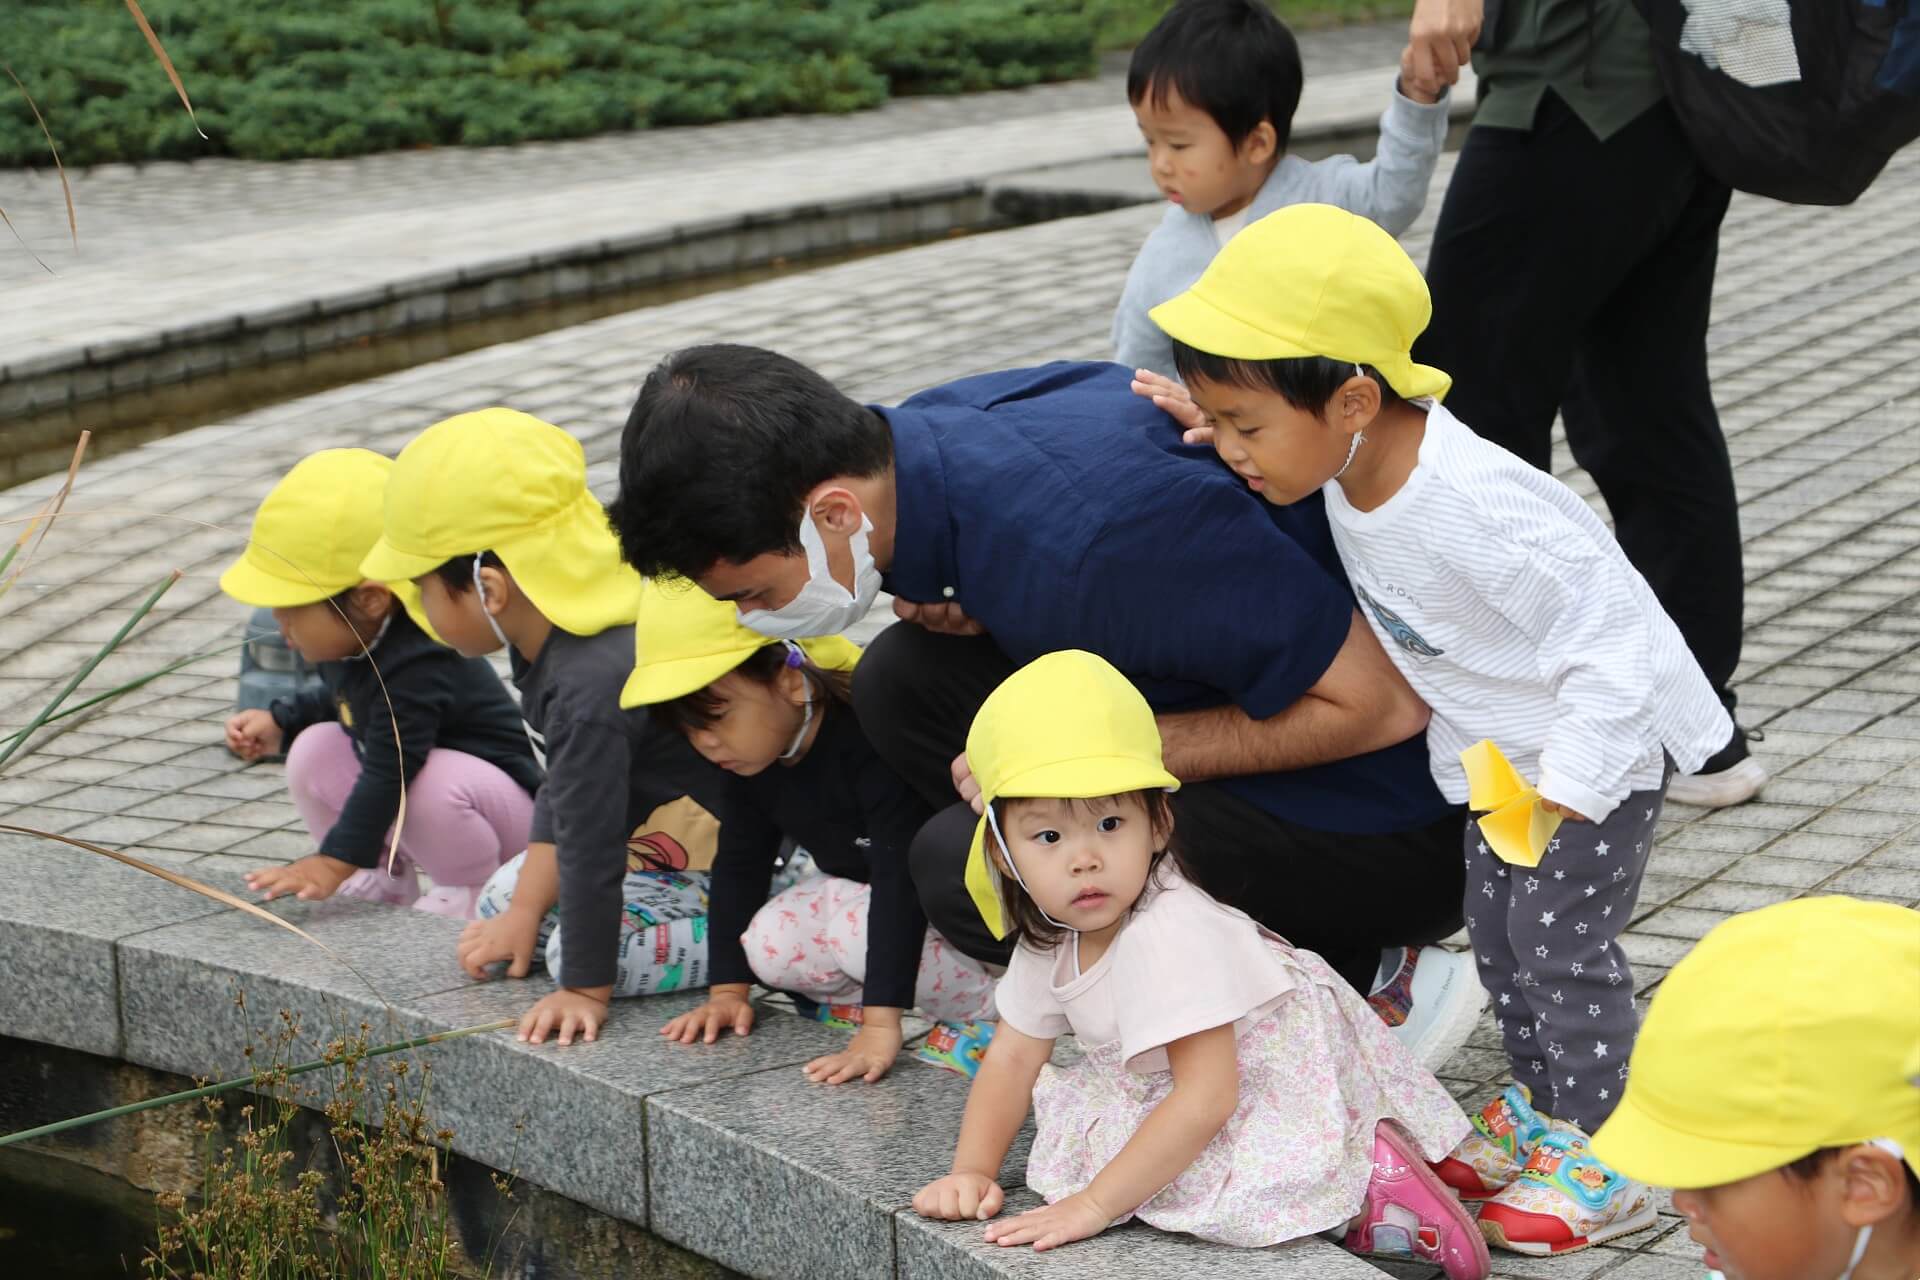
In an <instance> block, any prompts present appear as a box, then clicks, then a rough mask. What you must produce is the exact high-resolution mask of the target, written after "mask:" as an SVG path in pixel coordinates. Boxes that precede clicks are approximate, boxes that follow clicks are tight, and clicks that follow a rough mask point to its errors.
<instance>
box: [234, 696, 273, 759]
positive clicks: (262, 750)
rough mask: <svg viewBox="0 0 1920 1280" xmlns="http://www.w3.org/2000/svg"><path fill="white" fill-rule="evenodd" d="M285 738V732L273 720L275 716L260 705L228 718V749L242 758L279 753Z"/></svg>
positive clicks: (255, 757)
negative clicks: (261, 708) (260, 707)
mask: <svg viewBox="0 0 1920 1280" xmlns="http://www.w3.org/2000/svg"><path fill="white" fill-rule="evenodd" d="M285 738H286V734H285V732H283V731H282V730H281V728H280V726H279V725H277V724H275V723H274V722H273V717H272V716H271V715H269V714H268V713H267V712H265V711H262V710H260V709H259V708H258V707H253V708H249V709H248V710H246V711H240V712H236V713H234V714H233V715H231V716H229V717H228V718H227V750H229V751H231V752H233V754H235V755H236V756H239V757H240V758H241V759H242V760H258V759H259V758H260V757H261V756H271V755H278V754H279V753H280V744H281V742H282V741H284V740H285Z"/></svg>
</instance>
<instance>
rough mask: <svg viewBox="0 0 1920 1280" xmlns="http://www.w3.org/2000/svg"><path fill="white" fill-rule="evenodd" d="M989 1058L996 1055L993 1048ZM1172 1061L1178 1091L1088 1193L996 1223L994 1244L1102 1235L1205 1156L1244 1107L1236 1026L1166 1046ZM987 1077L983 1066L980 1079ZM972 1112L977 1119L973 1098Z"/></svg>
mask: <svg viewBox="0 0 1920 1280" xmlns="http://www.w3.org/2000/svg"><path fill="white" fill-rule="evenodd" d="M1003 1034H1005V1031H1004V1029H1003V1030H1002V1031H1001V1032H1000V1033H999V1034H996V1035H995V1037H994V1043H995V1044H998V1043H999V1037H1000V1035H1003ZM988 1057H989V1058H991V1057H992V1046H991V1045H990V1046H988ZM1167 1061H1168V1063H1169V1065H1171V1066H1172V1068H1173V1089H1172V1090H1171V1091H1170V1092H1169V1093H1168V1094H1167V1096H1166V1097H1164V1098H1162V1099H1161V1100H1160V1104H1159V1105H1158V1106H1156V1107H1155V1108H1154V1109H1153V1111H1152V1112H1151V1113H1150V1114H1149V1115H1148V1116H1147V1119H1146V1122H1145V1123H1143V1124H1142V1125H1141V1126H1140V1128H1139V1130H1138V1131H1137V1132H1136V1133H1135V1134H1134V1135H1133V1137H1132V1138H1130V1139H1128V1140H1127V1145H1126V1146H1124V1147H1122V1148H1120V1154H1119V1155H1117V1156H1115V1157H1114V1158H1113V1159H1112V1160H1111V1161H1109V1162H1108V1164H1107V1167H1106V1168H1104V1169H1102V1170H1101V1171H1100V1172H1099V1174H1098V1175H1097V1176H1095V1178H1094V1180H1093V1181H1092V1182H1091V1183H1089V1184H1088V1185H1087V1188H1086V1190H1084V1191H1081V1192H1077V1193H1076V1194H1074V1195H1070V1196H1068V1197H1066V1198H1065V1199H1064V1200H1061V1201H1058V1202H1057V1203H1054V1204H1050V1205H1047V1206H1045V1207H1044V1208H1040V1209H1031V1210H1029V1211H1027V1212H1026V1213H1023V1214H1021V1215H1019V1216H1018V1217H1015V1218H1009V1219H1007V1220H1006V1221H1005V1222H996V1223H994V1224H993V1225H992V1226H990V1227H988V1228H987V1242H988V1243H989V1244H1001V1245H1019V1244H1031V1245H1033V1247H1034V1248H1035V1249H1039V1250H1046V1249H1053V1248H1057V1247H1058V1246H1060V1245H1063V1244H1068V1243H1070V1242H1072V1241H1075V1240H1084V1239H1086V1238H1087V1237H1088V1236H1094V1235H1098V1234H1099V1233H1100V1232H1102V1231H1104V1230H1106V1228H1107V1226H1108V1225H1109V1224H1110V1223H1112V1222H1113V1220H1114V1219H1115V1218H1118V1217H1120V1216H1121V1215H1123V1214H1127V1213H1131V1212H1133V1211H1134V1210H1135V1209H1137V1208H1139V1207H1140V1206H1141V1205H1142V1204H1144V1203H1145V1202H1146V1201H1147V1200H1149V1199H1151V1198H1152V1197H1153V1196H1154V1195H1155V1194H1156V1193H1157V1192H1159V1191H1160V1189H1161V1188H1163V1187H1165V1186H1166V1185H1167V1184H1168V1183H1170V1182H1172V1181H1173V1180H1174V1179H1175V1178H1177V1177H1179V1176H1180V1174H1181V1173H1182V1172H1183V1171H1184V1170H1185V1169H1186V1168H1187V1166H1189V1165H1191V1164H1192V1163H1193V1162H1194V1161H1195V1160H1196V1159H1198V1158H1199V1156H1200V1153H1201V1152H1202V1151H1204V1150H1206V1147H1207V1144H1208V1143H1210V1142H1212V1141H1213V1139H1214V1137H1215V1135H1217V1134H1218V1133H1219V1132H1220V1130H1221V1129H1222V1128H1224V1127H1225V1125H1226V1123H1227V1121H1228V1120H1230V1119H1232V1118H1233V1113H1234V1109H1235V1108H1236V1107H1238V1106H1239V1102H1240V1072H1239V1062H1238V1058H1237V1052H1236V1045H1235V1041H1234V1028H1233V1024H1231V1023H1228V1024H1226V1025H1224V1026H1218V1027H1213V1028H1211V1029H1209V1030H1206V1031H1201V1032H1198V1033H1197V1034H1194V1035H1190V1036H1185V1037H1182V1038H1181V1039H1179V1040H1175V1041H1173V1042H1172V1043H1170V1044H1169V1045H1167ZM985 1074H986V1069H985V1067H984V1066H983V1067H982V1068H981V1075H983V1076H984V1075H985ZM975 1087H976V1088H978V1085H977V1084H976V1086H975ZM967 1112H968V1115H969V1116H971V1115H972V1112H973V1105H972V1101H971V1099H969V1101H968V1105H967ZM963 1135H964V1130H963ZM1004 1154H1005V1152H1004V1149H1003V1151H1002V1155H1004ZM956 1167H958V1162H957V1159H956Z"/></svg>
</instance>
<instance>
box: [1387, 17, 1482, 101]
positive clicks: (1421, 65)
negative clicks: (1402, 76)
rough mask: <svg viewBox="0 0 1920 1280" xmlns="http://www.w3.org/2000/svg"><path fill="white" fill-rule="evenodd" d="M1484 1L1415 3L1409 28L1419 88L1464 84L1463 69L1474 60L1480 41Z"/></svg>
mask: <svg viewBox="0 0 1920 1280" xmlns="http://www.w3.org/2000/svg"><path fill="white" fill-rule="evenodd" d="M1480 3H1481V0H1414V6H1413V21H1412V22H1410V23H1409V24H1408V26H1407V44H1408V49H1407V55H1408V56H1407V58H1406V59H1404V60H1403V61H1402V64H1401V65H1402V66H1403V67H1410V68H1411V71H1412V78H1413V80H1414V81H1415V82H1416V83H1419V84H1431V85H1450V84H1458V83H1459V82H1460V68H1461V67H1464V66H1466V65H1467V63H1469V62H1471V61H1472V60H1473V42H1474V41H1476V40H1478V39H1479V38H1480V18H1481V8H1480Z"/></svg>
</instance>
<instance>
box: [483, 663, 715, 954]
mask: <svg viewBox="0 0 1920 1280" xmlns="http://www.w3.org/2000/svg"><path fill="white" fill-rule="evenodd" d="M512 661H513V682H514V684H515V685H517V686H518V687H519V689H520V707H521V711H522V712H523V714H525V716H526V719H527V725H528V727H530V728H531V729H532V730H533V731H534V733H536V734H537V735H539V736H540V739H541V746H542V749H543V750H544V751H545V752H546V756H547V783H546V785H545V786H544V787H542V788H541V789H540V794H539V795H537V796H535V797H534V802H533V829H532V832H531V835H530V837H529V838H530V839H531V840H533V841H534V842H536V843H545V844H552V845H553V846H554V847H555V858H556V860H557V862H558V864H559V870H560V929H561V932H562V934H563V935H564V937H565V938H566V947H565V949H564V951H563V953H562V956H561V965H560V967H561V970H562V972H561V973H560V974H559V975H558V976H559V980H560V984H561V985H562V986H566V987H604V986H606V985H608V984H609V983H611V982H612V981H613V979H614V973H615V969H616V968H617V960H618V951H619V942H620V909H621V901H622V899H621V892H620V885H621V881H622V880H624V879H625V878H626V874H627V838H628V837H629V836H631V835H632V834H633V833H634V830H635V829H636V828H637V827H638V826H639V825H640V824H641V823H642V822H644V821H645V820H646V818H647V815H649V814H651V813H652V812H653V811H654V810H655V809H657V808H659V807H660V806H661V805H663V804H666V803H667V802H668V801H670V800H675V799H678V798H679V797H681V796H692V797H693V798H694V799H695V800H696V801H698V802H699V803H700V804H701V805H702V806H703V807H704V808H705V809H706V810H707V811H708V812H709V813H718V812H719V811H720V793H721V779H720V778H718V777H717V776H715V770H714V769H713V768H712V767H711V766H709V765H708V764H706V762H705V761H703V760H701V759H700V756H699V755H698V753H696V752H695V751H694V749H693V747H692V746H691V745H690V744H689V743H688V742H687V739H686V735H684V734H681V733H678V732H676V731H674V730H671V729H667V728H663V727H661V726H659V725H656V724H654V723H653V722H652V719H651V718H650V717H649V716H648V715H647V713H646V711H645V709H644V708H642V709H638V710H634V711H622V710H621V709H620V690H621V687H622V686H623V685H625V684H626V681H627V676H628V675H629V674H630V673H631V672H632V671H633V628H632V627H631V626H625V627H610V628H608V629H607V630H605V631H602V632H600V633H599V634H598V635H591V636H577V635H574V634H573V633H571V632H568V631H562V630H561V629H560V628H558V627H555V628H554V629H553V632H552V634H550V635H549V636H548V637H547V642H546V643H545V644H544V645H542V646H541V648H540V655H539V657H537V658H535V659H534V660H533V661H532V662H527V661H525V660H524V659H522V658H521V657H520V656H519V654H517V653H516V654H514V655H513V659H512ZM722 838H723V839H724V838H725V836H724V829H723V832H722Z"/></svg>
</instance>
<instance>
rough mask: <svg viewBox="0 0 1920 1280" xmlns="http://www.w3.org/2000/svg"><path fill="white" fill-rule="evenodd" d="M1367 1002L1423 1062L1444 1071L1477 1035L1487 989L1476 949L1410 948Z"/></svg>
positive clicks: (1434, 1069) (1431, 1068)
mask: <svg viewBox="0 0 1920 1280" xmlns="http://www.w3.org/2000/svg"><path fill="white" fill-rule="evenodd" d="M1367 1003H1368V1004H1370V1005H1372V1006H1373V1008H1374V1011H1375V1012H1377V1013H1378V1014H1379V1015H1380V1017H1381V1019H1382V1020H1383V1021H1384V1022H1386V1023H1387V1025H1388V1026H1389V1027H1390V1028H1391V1029H1392V1031H1393V1034H1394V1037H1395V1038H1396V1039H1398V1040H1399V1041H1400V1043H1401V1044H1403V1045H1405V1046H1406V1047H1407V1051H1408V1052H1409V1053H1411V1054H1413V1056H1414V1057H1415V1058H1416V1059H1418V1060H1419V1062H1420V1065H1422V1066H1424V1067H1426V1068H1427V1069H1428V1070H1429V1071H1438V1070H1439V1069H1440V1068H1441V1067H1442V1066H1444V1065H1445V1064H1446V1061H1447V1059H1449V1058H1451V1057H1452V1056H1453V1055H1454V1054H1455V1053H1457V1052H1459V1049H1460V1046H1461V1045H1463V1044H1465V1043H1466V1042H1467V1037H1468V1036H1470V1035H1472V1034H1473V1028H1474V1025H1475V1024H1476V1023H1478V1022H1479V1021H1480V1011H1481V1010H1482V1009H1484V1008H1486V1007H1487V992H1486V989H1485V988H1484V987H1482V986H1481V985H1480V975H1479V973H1478V971H1477V970H1476V969H1475V968H1474V963H1473V953H1472V952H1470V951H1448V950H1447V949H1446V948H1445V947H1421V948H1419V950H1418V951H1415V950H1414V949H1413V948H1408V950H1407V954H1406V958H1405V960H1404V961H1403V963H1402V964H1401V967H1400V972H1399V973H1398V974H1396V975H1395V976H1394V977H1393V979H1392V980H1391V981H1389V982H1388V983H1387V984H1386V985H1385V986H1383V987H1382V988H1380V990H1378V991H1376V992H1374V993H1373V994H1372V995H1371V996H1368V997H1367Z"/></svg>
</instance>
